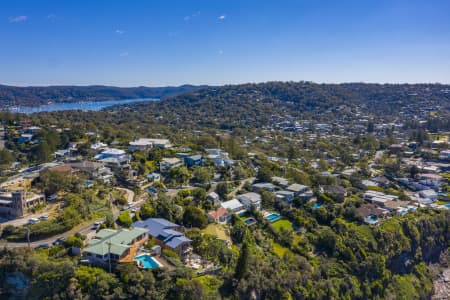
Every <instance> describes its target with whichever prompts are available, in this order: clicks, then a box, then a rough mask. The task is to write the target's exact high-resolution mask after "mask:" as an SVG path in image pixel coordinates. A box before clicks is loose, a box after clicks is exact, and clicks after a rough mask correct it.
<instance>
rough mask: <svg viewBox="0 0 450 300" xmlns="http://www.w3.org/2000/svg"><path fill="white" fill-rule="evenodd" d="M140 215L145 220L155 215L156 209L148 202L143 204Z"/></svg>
mask: <svg viewBox="0 0 450 300" xmlns="http://www.w3.org/2000/svg"><path fill="white" fill-rule="evenodd" d="M139 215H140V217H141V218H142V219H143V220H145V219H148V218H151V217H154V216H155V209H154V208H153V207H152V206H151V205H150V204H148V203H145V204H144V205H142V206H141V209H140V210H139Z"/></svg>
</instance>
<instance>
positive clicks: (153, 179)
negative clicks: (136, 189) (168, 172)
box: [147, 172, 161, 182]
mask: <svg viewBox="0 0 450 300" xmlns="http://www.w3.org/2000/svg"><path fill="white" fill-rule="evenodd" d="M147 179H148V181H149V182H159V181H161V174H159V173H154V172H153V173H149V174H148V175H147Z"/></svg>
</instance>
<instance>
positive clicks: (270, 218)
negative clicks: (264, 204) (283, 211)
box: [265, 213, 280, 222]
mask: <svg viewBox="0 0 450 300" xmlns="http://www.w3.org/2000/svg"><path fill="white" fill-rule="evenodd" d="M265 218H266V220H268V221H269V222H275V221H277V220H279V219H280V215H279V214H276V213H273V214H270V215H267V216H266V217H265Z"/></svg>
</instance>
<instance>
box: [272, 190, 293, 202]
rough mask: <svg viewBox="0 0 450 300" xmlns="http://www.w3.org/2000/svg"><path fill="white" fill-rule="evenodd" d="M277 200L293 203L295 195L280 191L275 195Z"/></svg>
mask: <svg viewBox="0 0 450 300" xmlns="http://www.w3.org/2000/svg"><path fill="white" fill-rule="evenodd" d="M275 195H276V199H278V200H282V201H286V202H287V203H292V201H294V197H295V194H294V192H291V191H278V192H276V193H275Z"/></svg>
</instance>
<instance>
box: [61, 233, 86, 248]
mask: <svg viewBox="0 0 450 300" xmlns="http://www.w3.org/2000/svg"><path fill="white" fill-rule="evenodd" d="M64 244H65V245H66V246H67V247H77V248H81V247H83V240H82V239H81V238H79V237H76V236H74V235H73V236H69V237H68V238H67V240H66V241H65V243H64Z"/></svg>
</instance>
